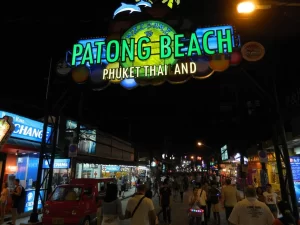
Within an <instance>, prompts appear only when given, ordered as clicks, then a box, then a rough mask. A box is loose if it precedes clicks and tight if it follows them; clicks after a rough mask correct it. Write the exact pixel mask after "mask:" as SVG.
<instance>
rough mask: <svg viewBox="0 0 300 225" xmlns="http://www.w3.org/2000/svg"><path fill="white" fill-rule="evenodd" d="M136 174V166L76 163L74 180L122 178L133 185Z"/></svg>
mask: <svg viewBox="0 0 300 225" xmlns="http://www.w3.org/2000/svg"><path fill="white" fill-rule="evenodd" d="M137 174H138V170H137V167H136V166H126V165H120V166H119V165H103V164H93V163H77V164H76V175H75V178H94V179H99V178H116V179H119V178H122V179H126V180H128V181H130V180H131V185H134V184H135V180H136V176H137Z"/></svg>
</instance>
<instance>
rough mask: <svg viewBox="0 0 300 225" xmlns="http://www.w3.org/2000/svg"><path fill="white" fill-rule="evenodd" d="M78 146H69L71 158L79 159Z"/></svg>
mask: <svg viewBox="0 0 300 225" xmlns="http://www.w3.org/2000/svg"><path fill="white" fill-rule="evenodd" d="M77 151H78V145H77V144H70V145H69V157H70V158H71V157H77Z"/></svg>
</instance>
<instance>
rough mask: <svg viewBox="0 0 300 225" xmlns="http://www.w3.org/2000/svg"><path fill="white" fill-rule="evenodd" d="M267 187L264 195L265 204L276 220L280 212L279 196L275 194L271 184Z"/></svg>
mask: <svg viewBox="0 0 300 225" xmlns="http://www.w3.org/2000/svg"><path fill="white" fill-rule="evenodd" d="M266 187H267V191H265V192H264V193H263V195H264V197H265V203H266V204H267V206H268V207H269V209H270V210H271V212H272V213H273V216H274V217H275V218H277V216H278V210H277V202H278V195H277V194H276V193H275V192H273V190H272V185H271V184H267V185H266Z"/></svg>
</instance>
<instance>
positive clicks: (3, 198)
mask: <svg viewBox="0 0 300 225" xmlns="http://www.w3.org/2000/svg"><path fill="white" fill-rule="evenodd" d="M7 187H8V184H7V182H6V183H4V184H3V189H2V192H1V198H0V204H1V220H0V223H3V222H4V217H5V209H6V205H7V200H8V196H9V191H8V188H7Z"/></svg>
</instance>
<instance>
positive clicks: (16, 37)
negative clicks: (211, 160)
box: [0, 0, 300, 153]
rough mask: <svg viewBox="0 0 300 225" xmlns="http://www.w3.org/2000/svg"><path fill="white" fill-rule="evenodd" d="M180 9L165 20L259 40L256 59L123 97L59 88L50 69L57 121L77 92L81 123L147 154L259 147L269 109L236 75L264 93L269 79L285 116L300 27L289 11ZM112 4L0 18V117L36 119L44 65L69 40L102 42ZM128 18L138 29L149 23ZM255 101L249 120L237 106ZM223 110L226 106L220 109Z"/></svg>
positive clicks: (74, 113)
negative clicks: (223, 28)
mask: <svg viewBox="0 0 300 225" xmlns="http://www.w3.org/2000/svg"><path fill="white" fill-rule="evenodd" d="M103 2H104V1H103ZM124 2H125V1H124ZM127 2H128V3H132V2H133V1H127ZM181 2H182V4H181V5H180V6H179V7H178V8H177V7H175V8H174V9H173V11H172V13H173V17H174V18H189V19H190V20H191V21H193V22H195V21H196V22H197V24H201V25H202V26H209V25H219V24H228V23H229V24H232V25H234V26H235V28H236V30H237V32H238V33H239V34H240V35H241V40H242V42H243V43H245V42H247V41H259V42H261V43H262V44H263V45H264V46H265V48H266V56H265V58H264V59H263V60H262V61H261V62H258V63H253V64H251V63H247V62H243V63H242V64H241V65H240V66H238V67H237V68H233V69H229V70H227V71H226V72H223V73H215V74H214V75H213V76H212V77H211V78H209V79H206V80H194V79H191V80H190V81H188V82H187V83H185V84H180V85H171V84H168V83H165V84H163V85H161V86H157V87H153V86H146V87H138V88H137V89H135V90H131V91H128V90H125V89H124V88H122V87H120V85H111V86H110V87H108V88H107V89H105V90H104V91H99V92H95V91H92V90H90V89H89V88H87V87H78V86H76V85H74V84H73V83H72V82H66V80H63V81H62V80H61V79H60V78H59V77H57V74H56V73H55V71H54V69H53V68H52V70H51V74H52V79H51V86H50V99H51V101H53V102H55V100H56V99H57V98H59V96H61V95H62V93H63V92H64V91H65V90H69V91H68V97H67V99H68V100H67V101H66V106H65V108H64V110H63V114H65V115H66V116H70V117H73V118H77V117H78V106H77V105H78V99H79V95H80V94H79V92H80V90H83V92H84V103H83V109H82V112H83V116H82V120H83V121H85V122H86V123H89V124H91V125H94V126H98V127H99V129H101V130H103V131H107V132H109V133H112V134H115V135H117V136H119V137H121V138H124V139H127V140H129V139H130V140H132V141H133V142H136V143H140V144H143V145H145V146H149V147H153V148H162V147H163V144H164V142H165V140H168V143H170V144H169V148H170V149H171V151H173V152H178V153H179V152H183V151H184V152H187V151H194V150H195V143H196V141H197V140H200V141H202V142H204V143H206V144H207V145H209V146H213V147H214V148H219V147H220V146H221V145H223V144H225V143H226V142H227V141H228V140H236V142H237V143H238V142H243V143H244V144H245V145H248V144H251V143H256V142H257V141H259V140H261V139H266V138H268V137H269V135H270V114H269V111H268V108H269V104H268V100H266V98H265V97H264V96H262V95H261V93H260V92H259V91H258V90H257V88H256V87H255V85H254V84H253V83H251V81H249V79H247V77H246V76H245V75H243V74H242V73H241V72H240V71H241V69H242V68H244V69H245V70H246V71H247V72H248V73H249V74H250V75H251V76H252V77H253V78H254V79H255V80H256V81H257V82H258V83H259V84H260V85H261V86H262V87H263V88H264V89H266V90H267V91H269V92H270V93H271V94H272V85H271V84H272V82H271V80H272V77H275V80H276V84H277V85H278V93H279V98H280V102H281V107H282V108H285V107H286V106H285V96H286V95H288V94H289V93H290V92H292V91H293V90H294V89H296V88H297V87H298V86H299V83H298V80H299V78H298V77H299V71H298V67H299V62H298V61H299V56H298V55H299V54H297V52H299V50H300V46H299V42H296V40H300V39H299V38H300V31H299V30H300V29H299V27H300V18H299V14H296V13H295V10H296V9H295V8H293V7H289V8H281V9H272V10H269V11H264V12H261V13H258V14H257V15H255V16H253V18H249V19H248V20H238V19H237V18H235V16H234V14H233V13H232V10H233V9H232V5H230V4H227V5H225V4H223V5H220V4H216V2H220V1H212V0H210V1H199V0H189V1H181ZM199 2H201V3H199ZM221 2H222V1H221ZM224 2H225V1H224ZM232 2H234V1H232ZM208 3H209V4H208ZM85 4H88V2H85ZM99 4H100V3H99ZM155 4H160V2H158V1H157V3H155ZM232 4H233V3H232ZM119 5H120V1H113V0H112V1H111V2H108V1H107V2H105V6H104V3H103V4H102V6H101V5H99V6H97V7H88V10H83V9H81V6H80V5H75V6H70V9H69V10H67V8H68V7H69V6H59V7H56V8H54V9H53V11H51V10H50V9H49V11H47V12H46V13H42V12H43V11H40V10H36V11H35V12H33V13H32V14H31V16H28V15H26V14H25V13H24V12H21V11H20V12H19V10H18V9H16V10H15V15H12V16H10V18H8V17H6V18H4V26H3V28H2V31H3V32H1V33H3V34H4V35H3V39H2V41H3V42H2V43H3V46H2V52H3V53H4V54H3V57H4V61H3V60H2V64H3V66H4V68H3V69H2V71H1V72H2V87H1V89H0V91H1V100H2V101H3V104H2V106H1V109H2V107H3V110H6V111H10V112H14V113H17V114H21V115H24V116H27V117H31V118H41V117H42V116H43V106H44V99H45V93H46V78H47V76H48V73H49V65H50V63H49V62H50V58H52V60H53V65H52V66H53V67H55V65H56V63H57V61H58V60H59V59H60V58H63V57H64V55H65V52H66V51H67V50H69V49H71V47H72V44H74V43H75V42H76V40H77V39H79V38H83V37H95V36H101V35H107V29H108V27H109V21H110V20H111V15H112V14H113V11H114V9H115V8H116V7H118V6H119ZM36 7H39V6H36ZM41 7H42V6H41ZM162 7H166V6H162ZM51 8H52V7H51ZM43 10H44V11H45V10H46V9H43ZM131 16H133V17H134V18H136V20H137V22H138V21H141V20H145V19H149V18H150V17H149V16H146V15H141V16H140V15H133V14H132V15H131ZM125 17H126V16H125ZM117 19H120V20H121V19H123V17H122V16H120V18H117ZM199 21H201V22H199ZM255 100H259V101H260V103H261V107H259V109H257V111H256V112H255V114H254V116H249V115H248V112H247V107H246V103H247V101H255ZM229 103H232V104H231V106H230V107H229V109H228V104H229ZM53 104H54V103H53ZM229 105H230V104H229ZM129 124H131V126H130V125H129ZM129 127H131V136H130V137H129V133H130V132H129Z"/></svg>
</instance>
